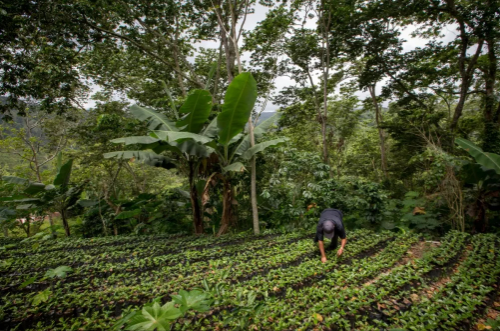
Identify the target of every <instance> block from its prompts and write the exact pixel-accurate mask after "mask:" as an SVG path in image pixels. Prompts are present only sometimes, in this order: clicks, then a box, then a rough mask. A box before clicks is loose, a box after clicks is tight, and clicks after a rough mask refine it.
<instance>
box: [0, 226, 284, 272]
mask: <svg viewBox="0 0 500 331" xmlns="http://www.w3.org/2000/svg"><path fill="white" fill-rule="evenodd" d="M278 235H279V234H277V233H269V234H267V235H264V236H246V237H240V236H241V235H238V236H237V237H236V238H234V237H231V236H224V237H222V238H220V240H217V241H216V240H215V239H214V238H213V237H204V236H202V237H181V238H174V239H172V238H166V239H157V240H153V241H149V240H144V239H142V241H141V242H132V243H126V244H121V245H113V246H102V245H100V246H95V247H91V248H89V247H88V246H85V249H83V248H82V249H79V250H55V251H53V252H51V251H50V249H49V251H46V250H45V249H44V251H43V252H39V249H38V250H35V252H34V253H33V254H31V255H28V256H24V257H16V258H15V259H14V258H11V259H10V260H11V263H9V264H5V265H3V266H0V276H1V275H5V274H7V275H10V274H11V273H12V272H13V270H15V272H17V273H24V271H26V270H35V271H36V270H42V269H48V268H52V267H54V265H55V264H58V263H59V264H58V265H60V264H64V265H69V266H78V265H82V264H92V263H96V262H103V261H108V262H120V261H126V260H128V259H131V258H134V259H140V258H146V257H151V256H157V255H166V254H174V253H178V252H183V251H188V250H202V249H209V248H212V247H225V246H229V245H238V244H242V243H243V242H248V241H263V240H269V239H270V238H274V237H277V236H278ZM39 247H41V246H39Z"/></svg>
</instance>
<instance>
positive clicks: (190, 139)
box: [104, 72, 286, 235]
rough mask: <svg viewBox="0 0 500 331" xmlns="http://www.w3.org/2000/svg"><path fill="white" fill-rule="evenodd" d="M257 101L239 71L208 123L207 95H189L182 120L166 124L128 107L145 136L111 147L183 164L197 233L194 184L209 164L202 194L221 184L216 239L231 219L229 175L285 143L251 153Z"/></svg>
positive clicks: (248, 78) (247, 76)
mask: <svg viewBox="0 0 500 331" xmlns="http://www.w3.org/2000/svg"><path fill="white" fill-rule="evenodd" d="M256 98H257V84H256V81H255V79H254V78H253V76H252V74H251V73H248V72H244V73H241V74H239V75H238V76H237V77H235V78H234V79H233V81H232V82H231V84H229V86H228V89H227V91H226V94H225V97H224V103H223V105H222V112H220V113H219V115H218V116H217V117H216V118H215V119H213V120H212V121H211V122H209V123H207V122H208V117H209V115H210V110H211V108H212V97H211V95H210V92H209V91H206V90H194V91H192V92H191V93H190V94H189V95H188V97H187V99H186V101H185V102H184V104H183V105H182V106H181V108H180V111H179V113H180V114H181V115H184V116H183V117H182V118H181V119H180V120H178V121H177V122H174V121H171V120H169V119H168V118H166V117H165V116H164V115H162V114H160V113H157V112H155V111H154V110H152V109H148V108H144V107H140V106H137V105H134V106H132V107H131V108H130V112H131V114H132V115H133V116H135V117H136V118H138V119H139V120H143V121H146V122H147V123H148V128H149V130H150V132H149V135H147V136H139V137H124V138H118V139H114V140H111V142H113V143H123V144H125V145H135V146H139V149H140V150H137V151H133V153H134V155H137V156H138V157H140V155H141V154H142V153H144V152H145V151H147V152H148V153H156V154H158V155H160V153H162V152H164V151H167V150H168V151H171V152H174V153H176V154H177V155H179V156H180V157H181V159H182V160H184V161H187V164H188V167H189V183H190V194H191V202H192V205H193V221H194V223H195V230H196V232H197V233H200V232H202V231H203V224H202V219H201V211H200V206H199V194H198V189H197V187H196V179H198V175H199V170H200V166H201V165H202V164H203V165H205V166H206V165H207V164H210V165H211V167H212V168H213V169H214V170H213V171H212V173H211V174H210V176H208V179H209V180H207V184H206V185H205V190H204V191H205V192H204V193H206V191H207V188H208V187H209V185H208V184H209V183H213V182H214V181H216V179H220V180H221V181H222V182H223V186H224V188H223V213H222V221H221V227H220V229H219V231H218V235H220V234H222V233H225V232H226V231H227V230H228V228H229V226H230V224H231V223H232V222H233V219H234V212H233V205H234V191H233V187H232V185H231V174H232V173H233V172H241V171H244V170H245V166H244V163H246V162H247V161H248V160H250V159H251V158H252V156H253V155H255V154H257V153H259V152H262V151H264V150H265V149H266V148H268V147H271V146H276V145H278V144H281V143H284V142H285V141H286V140H285V139H284V138H279V139H274V140H271V141H265V142H261V143H258V144H256V145H255V146H253V147H251V148H250V139H249V137H248V135H247V134H244V133H243V131H244V130H245V126H246V124H247V122H248V119H249V117H250V115H251V112H252V109H253V107H254V104H255V101H256ZM276 119H277V116H275V117H272V118H270V119H268V120H266V121H264V122H263V123H261V124H260V125H259V126H257V127H256V128H255V136H256V138H260V137H261V136H262V134H263V133H265V132H266V131H267V129H268V128H269V127H270V126H271V125H272V124H273V123H274V122H275V121H276ZM126 152H128V153H130V152H131V151H121V152H113V153H107V154H105V155H104V157H106V158H112V157H116V158H125V157H124V156H123V155H125V153H126ZM204 195H205V194H204ZM204 200H206V199H204Z"/></svg>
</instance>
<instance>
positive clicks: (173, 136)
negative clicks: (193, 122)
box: [154, 131, 212, 144]
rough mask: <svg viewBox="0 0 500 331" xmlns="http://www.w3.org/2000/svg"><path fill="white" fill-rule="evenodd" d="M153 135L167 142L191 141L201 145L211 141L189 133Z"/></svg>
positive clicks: (160, 132)
mask: <svg viewBox="0 0 500 331" xmlns="http://www.w3.org/2000/svg"><path fill="white" fill-rule="evenodd" d="M154 133H155V134H156V135H157V136H158V138H160V139H162V140H165V141H168V142H174V141H176V140H181V139H192V140H194V141H196V142H199V143H201V144H206V143H209V142H211V141H212V139H211V138H209V137H207V136H204V135H201V134H196V133H191V132H173V131H154Z"/></svg>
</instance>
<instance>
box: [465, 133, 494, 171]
mask: <svg viewBox="0 0 500 331" xmlns="http://www.w3.org/2000/svg"><path fill="white" fill-rule="evenodd" d="M455 143H456V144H457V145H459V146H460V147H462V148H463V149H465V150H466V151H467V152H469V154H470V155H472V157H473V158H474V159H475V160H476V162H477V163H479V164H480V165H482V166H484V167H486V168H489V169H493V170H495V172H496V173H497V174H500V155H498V154H494V153H485V152H483V150H482V149H481V148H479V147H478V146H476V145H474V144H473V143H472V142H470V141H468V140H467V139H463V138H456V139H455Z"/></svg>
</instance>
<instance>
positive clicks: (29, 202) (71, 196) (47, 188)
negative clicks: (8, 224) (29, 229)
mask: <svg viewBox="0 0 500 331" xmlns="http://www.w3.org/2000/svg"><path fill="white" fill-rule="evenodd" d="M72 167H73V160H69V161H68V162H66V163H65V164H63V165H61V166H60V167H59V172H58V173H57V175H56V177H55V178H54V181H53V182H52V184H48V185H46V184H44V183H39V182H32V181H30V180H28V179H25V178H20V177H15V176H3V177H2V180H3V181H5V182H7V183H11V184H15V185H22V186H24V187H25V189H24V190H23V194H22V195H20V196H12V197H11V199H10V201H9V202H10V203H13V204H16V209H17V210H30V209H33V208H37V207H38V208H39V207H42V208H47V209H49V210H55V211H58V212H59V213H60V214H61V218H62V222H63V226H64V232H65V233H66V236H68V237H69V236H70V235H71V231H70V227H69V223H68V210H69V209H70V208H71V207H73V206H75V205H76V203H77V202H78V200H79V197H80V194H81V193H82V191H83V187H84V185H85V183H83V184H80V185H75V186H72V185H69V181H70V176H71V169H72Z"/></svg>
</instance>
